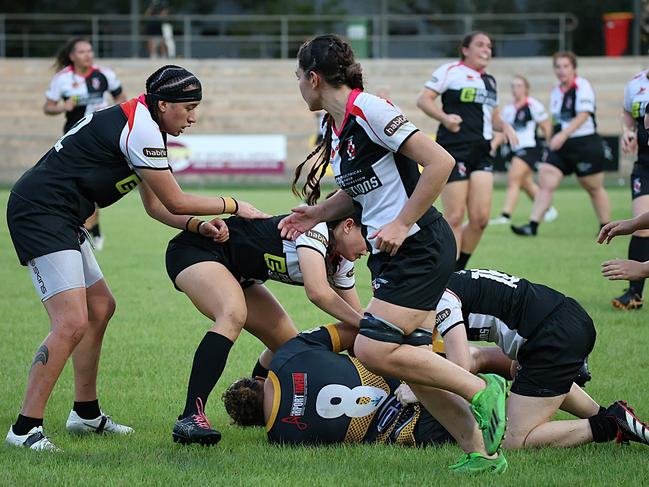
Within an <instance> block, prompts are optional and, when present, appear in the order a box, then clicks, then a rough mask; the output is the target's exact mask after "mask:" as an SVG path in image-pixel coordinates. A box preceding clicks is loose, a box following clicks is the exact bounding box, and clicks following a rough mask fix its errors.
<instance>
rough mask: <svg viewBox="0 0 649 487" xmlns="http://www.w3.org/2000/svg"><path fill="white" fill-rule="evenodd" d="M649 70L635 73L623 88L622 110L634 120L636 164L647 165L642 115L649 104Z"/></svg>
mask: <svg viewBox="0 0 649 487" xmlns="http://www.w3.org/2000/svg"><path fill="white" fill-rule="evenodd" d="M648 76H649V70H644V71H641V72H639V73H638V74H636V75H635V76H634V77H633V79H632V80H631V81H629V82H628V83H627V85H626V87H625V88H624V111H626V112H628V113H629V114H630V115H631V117H633V119H634V120H635V124H636V131H637V137H638V159H637V161H636V164H639V165H641V166H643V167H645V168H646V167H649V146H648V145H647V143H648V142H649V140H648V134H647V131H646V130H645V128H644V116H645V113H646V112H647V106H648V105H649V78H648Z"/></svg>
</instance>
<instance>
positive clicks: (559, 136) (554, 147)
mask: <svg viewBox="0 0 649 487" xmlns="http://www.w3.org/2000/svg"><path fill="white" fill-rule="evenodd" d="M567 139H568V137H567V136H566V135H565V134H564V133H563V132H558V133H556V134H554V136H553V137H552V139H551V140H550V150H551V151H558V150H559V149H561V148H562V147H563V144H565V143H566V140H567Z"/></svg>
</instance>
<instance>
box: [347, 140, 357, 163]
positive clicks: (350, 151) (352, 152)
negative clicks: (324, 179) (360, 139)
mask: <svg viewBox="0 0 649 487" xmlns="http://www.w3.org/2000/svg"><path fill="white" fill-rule="evenodd" d="M354 157H356V146H355V145H354V139H353V137H350V138H349V139H348V140H347V160H349V161H351V160H352V159H354Z"/></svg>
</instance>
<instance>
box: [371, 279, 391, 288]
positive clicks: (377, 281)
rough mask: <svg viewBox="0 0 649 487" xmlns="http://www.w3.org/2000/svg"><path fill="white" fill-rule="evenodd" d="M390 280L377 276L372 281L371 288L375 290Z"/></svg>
mask: <svg viewBox="0 0 649 487" xmlns="http://www.w3.org/2000/svg"><path fill="white" fill-rule="evenodd" d="M389 283H390V282H389V281H388V280H387V279H383V278H382V277H377V278H376V279H374V280H373V281H372V289H374V290H375V291H376V290H377V289H379V288H380V287H381V286H383V285H386V284H389Z"/></svg>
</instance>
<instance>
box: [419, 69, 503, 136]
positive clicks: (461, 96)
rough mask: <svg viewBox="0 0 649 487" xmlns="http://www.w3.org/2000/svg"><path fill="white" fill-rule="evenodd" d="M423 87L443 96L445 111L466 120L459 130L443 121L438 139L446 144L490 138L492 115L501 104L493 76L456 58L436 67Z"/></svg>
mask: <svg viewBox="0 0 649 487" xmlns="http://www.w3.org/2000/svg"><path fill="white" fill-rule="evenodd" d="M424 86H425V87H426V88H428V89H430V90H433V91H435V92H436V93H439V94H440V95H442V108H443V110H444V112H446V113H454V114H456V115H459V116H460V117H462V120H463V121H462V124H460V131H459V132H457V133H453V132H449V131H448V130H447V129H446V127H444V125H442V124H440V125H439V129H438V130H437V142H439V143H440V144H441V145H445V144H461V143H464V142H475V141H481V140H491V138H492V137H493V128H492V124H491V117H492V115H493V109H494V108H495V107H496V106H498V93H497V90H496V80H495V78H494V77H493V76H491V75H490V74H487V73H485V72H480V71H476V70H475V69H472V68H470V67H468V66H467V65H466V64H464V63H463V62H462V61H456V62H453V63H447V64H444V65H442V66H440V67H439V68H437V70H436V71H435V72H434V73H433V75H432V76H431V78H430V79H429V80H428V81H427V82H426V84H425V85H424Z"/></svg>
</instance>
